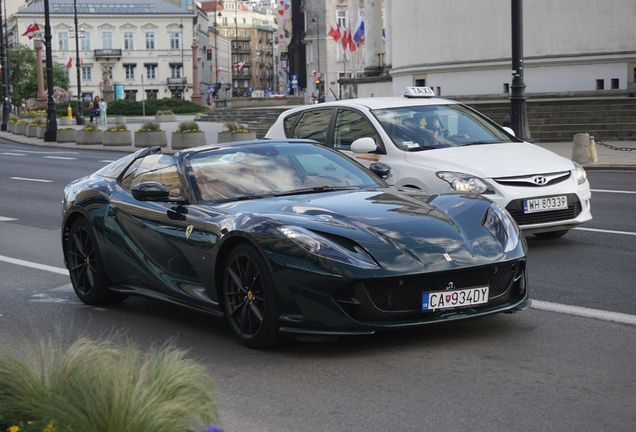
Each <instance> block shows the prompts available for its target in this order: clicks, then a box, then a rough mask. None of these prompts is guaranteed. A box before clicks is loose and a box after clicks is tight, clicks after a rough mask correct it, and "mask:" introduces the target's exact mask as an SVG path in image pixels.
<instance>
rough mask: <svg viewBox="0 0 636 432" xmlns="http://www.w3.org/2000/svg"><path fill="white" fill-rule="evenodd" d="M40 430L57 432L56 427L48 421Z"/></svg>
mask: <svg viewBox="0 0 636 432" xmlns="http://www.w3.org/2000/svg"><path fill="white" fill-rule="evenodd" d="M42 432H58V431H57V429H55V427H54V426H53V422H50V423H49V424H48V425H46V427H45V428H44V430H43V431H42Z"/></svg>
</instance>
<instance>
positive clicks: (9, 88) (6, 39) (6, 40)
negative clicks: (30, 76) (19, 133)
mask: <svg viewBox="0 0 636 432" xmlns="http://www.w3.org/2000/svg"><path fill="white" fill-rule="evenodd" d="M7 1H8V0H6V1H5V2H4V27H5V29H6V30H5V31H6V33H5V35H4V55H5V57H6V59H7V93H8V94H7V110H8V111H9V112H10V111H11V104H10V101H11V93H12V92H13V89H12V86H11V59H10V58H9V24H8V23H7V19H8V18H9V15H7ZM0 2H1V1H0ZM17 29H18V27H17V25H15V26H14V27H13V28H12V29H11V36H13V32H17ZM7 115H8V114H7Z"/></svg>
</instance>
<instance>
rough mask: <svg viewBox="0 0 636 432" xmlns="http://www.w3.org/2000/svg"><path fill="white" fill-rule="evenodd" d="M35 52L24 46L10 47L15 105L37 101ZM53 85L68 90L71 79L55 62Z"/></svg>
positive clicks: (12, 97)
mask: <svg viewBox="0 0 636 432" xmlns="http://www.w3.org/2000/svg"><path fill="white" fill-rule="evenodd" d="M35 63H36V57H35V50H34V49H32V48H31V47H29V46H28V45H24V44H14V45H13V46H11V47H9V70H10V75H9V82H10V83H11V85H12V86H13V92H12V93H11V100H12V102H13V104H14V105H21V104H22V103H23V102H24V101H25V100H27V99H35V98H36V96H37V95H38V81H37V72H36V69H35V67H36V66H35ZM43 69H44V86H45V87H46V67H45V66H43ZM53 85H54V86H58V87H61V88H63V89H65V90H68V87H69V79H68V76H67V75H66V73H65V72H64V70H63V69H62V67H61V66H60V65H59V64H57V63H56V62H53Z"/></svg>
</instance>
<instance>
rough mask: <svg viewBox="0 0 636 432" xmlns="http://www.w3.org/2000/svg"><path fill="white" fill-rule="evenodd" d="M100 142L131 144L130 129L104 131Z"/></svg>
mask: <svg viewBox="0 0 636 432" xmlns="http://www.w3.org/2000/svg"><path fill="white" fill-rule="evenodd" d="M102 144H104V145H105V146H129V145H132V133H131V132H130V131H116V132H114V131H104V132H103V133H102Z"/></svg>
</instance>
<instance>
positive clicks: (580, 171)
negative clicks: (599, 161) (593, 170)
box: [572, 162, 587, 184]
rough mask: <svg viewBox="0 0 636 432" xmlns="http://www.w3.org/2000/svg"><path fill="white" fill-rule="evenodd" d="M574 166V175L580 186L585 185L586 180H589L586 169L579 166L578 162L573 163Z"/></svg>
mask: <svg viewBox="0 0 636 432" xmlns="http://www.w3.org/2000/svg"><path fill="white" fill-rule="evenodd" d="M572 163H573V164H574V173H575V175H576V181H577V182H578V183H579V184H583V183H585V180H587V173H586V172H585V169H584V168H583V167H582V166H581V165H579V164H577V163H576V162H572Z"/></svg>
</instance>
